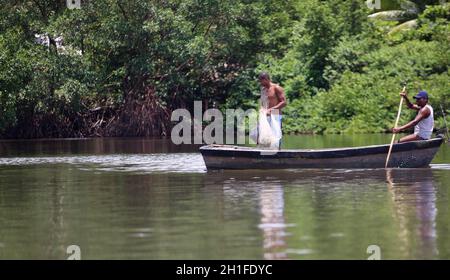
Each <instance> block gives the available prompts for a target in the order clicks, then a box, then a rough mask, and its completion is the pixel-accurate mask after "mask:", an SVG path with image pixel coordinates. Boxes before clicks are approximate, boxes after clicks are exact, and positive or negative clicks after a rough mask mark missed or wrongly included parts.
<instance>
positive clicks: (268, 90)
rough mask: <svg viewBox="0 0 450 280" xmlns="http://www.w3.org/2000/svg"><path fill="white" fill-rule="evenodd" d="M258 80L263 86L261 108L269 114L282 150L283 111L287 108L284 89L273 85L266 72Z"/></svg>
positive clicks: (271, 126)
mask: <svg viewBox="0 0 450 280" xmlns="http://www.w3.org/2000/svg"><path fill="white" fill-rule="evenodd" d="M258 79H259V83H260V85H261V108H262V109H263V110H264V111H265V112H266V114H267V121H268V122H269V124H270V128H271V130H272V134H273V136H274V137H275V138H277V140H278V145H277V146H278V148H280V146H281V138H282V137H283V133H282V131H281V120H282V113H281V109H283V108H284V107H286V104H287V103H286V97H285V95H284V89H283V88H282V87H281V86H279V85H277V84H274V83H272V81H271V80H270V76H269V74H268V73H266V72H263V73H261V74H259V77H258Z"/></svg>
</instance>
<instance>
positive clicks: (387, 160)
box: [384, 85, 406, 168]
mask: <svg viewBox="0 0 450 280" xmlns="http://www.w3.org/2000/svg"><path fill="white" fill-rule="evenodd" d="M405 90H406V85H405V86H404V87H403V91H405ZM402 106H403V96H402V97H400V105H399V106H398V113H397V119H396V120H395V125H394V127H397V125H398V121H399V120H400V114H401V112H402ZM394 141H395V133H394V134H393V135H392V140H391V146H389V152H388V155H387V158H386V165H385V166H384V168H387V166H388V163H389V158H390V157H391V152H392V146H393V145H394Z"/></svg>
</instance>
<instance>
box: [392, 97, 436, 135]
mask: <svg viewBox="0 0 450 280" xmlns="http://www.w3.org/2000/svg"><path fill="white" fill-rule="evenodd" d="M400 95H401V96H402V97H403V98H404V99H405V101H406V105H407V106H408V108H409V109H412V110H416V111H419V112H418V113H417V116H416V118H415V119H414V120H412V121H411V122H409V123H408V124H405V125H404V126H401V127H394V128H393V129H392V132H393V133H399V132H400V131H402V130H406V129H408V128H411V127H413V126H414V134H411V135H408V136H405V137H403V138H401V139H400V140H399V143H403V142H409V141H417V140H428V139H430V138H431V134H432V133H433V128H434V116H433V108H432V107H431V106H430V105H428V93H427V92H426V91H420V92H419V93H418V94H417V95H416V96H414V99H415V100H416V104H411V102H410V101H409V99H408V96H407V93H406V91H402V92H401V93H400Z"/></svg>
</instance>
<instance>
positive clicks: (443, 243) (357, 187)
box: [0, 135, 450, 259]
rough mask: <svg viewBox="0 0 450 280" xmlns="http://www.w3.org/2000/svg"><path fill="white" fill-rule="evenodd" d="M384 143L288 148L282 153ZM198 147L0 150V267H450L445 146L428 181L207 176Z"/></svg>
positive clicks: (367, 140) (8, 146)
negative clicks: (212, 263) (248, 262)
mask: <svg viewBox="0 0 450 280" xmlns="http://www.w3.org/2000/svg"><path fill="white" fill-rule="evenodd" d="M389 141H390V135H355V136H341V135H330V136H287V137H285V139H284V142H283V145H284V147H285V148H322V147H344V146H364V145H371V144H383V143H388V142H389ZM198 147H199V146H194V145H192V146H187V145H185V146H175V145H173V144H171V143H170V140H164V139H151V138H128V139H120V138H112V139H111V138H110V139H108V138H106V139H84V140H80V139H65V140H29V141H17V140H15V141H0V259H67V258H68V257H70V256H71V253H69V254H68V253H67V247H68V246H70V245H77V246H78V247H79V248H80V251H81V258H82V259H367V258H369V257H370V256H371V255H373V251H370V250H369V251H370V252H369V253H368V248H369V246H371V245H375V247H374V246H372V247H370V248H376V249H377V250H378V248H379V252H380V255H381V258H382V259H450V209H449V205H450V190H449V187H450V146H449V145H448V144H445V145H443V146H442V147H441V149H440V151H439V154H438V155H437V156H436V158H435V160H434V161H433V164H432V165H431V167H430V168H426V169H395V170H384V169H373V170H367V169H365V170H363V169H361V170H273V171H270V170H265V171H258V170H255V171H215V172H207V171H206V168H205V166H204V163H203V159H202V157H201V155H200V154H199V153H198Z"/></svg>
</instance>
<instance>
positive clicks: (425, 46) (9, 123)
mask: <svg viewBox="0 0 450 280" xmlns="http://www.w3.org/2000/svg"><path fill="white" fill-rule="evenodd" d="M64 2H65V1H58V0H45V1H27V0H20V1H13V2H11V1H1V3H2V5H1V6H0V114H1V116H2V117H1V118H0V136H1V137H73V136H117V135H119V136H139V135H140V136H143V135H145V136H147V135H161V134H166V135H167V133H169V129H170V112H171V111H172V110H173V109H177V108H180V107H183V108H188V109H191V107H192V105H193V101H194V100H203V101H204V102H205V104H207V105H208V106H209V107H211V106H216V107H218V108H220V109H223V110H224V109H227V108H239V107H241V108H243V109H248V108H256V107H257V99H258V97H259V84H258V83H257V79H256V77H257V75H258V73H259V72H260V71H268V72H269V73H270V74H271V76H272V79H273V81H274V82H276V83H279V84H280V85H282V86H283V87H284V88H285V91H286V94H287V97H288V99H289V102H288V107H287V108H286V109H285V110H284V113H285V118H284V130H285V132H298V133H360V132H382V131H386V130H388V129H389V128H390V127H391V126H392V125H393V124H392V122H393V120H394V118H395V114H396V111H397V105H398V101H399V96H398V92H399V90H400V89H401V85H400V84H401V82H402V81H404V80H407V81H408V82H409V90H410V92H411V93H414V92H416V91H417V90H419V89H426V90H427V91H429V93H430V95H431V100H430V101H431V103H432V105H433V106H435V107H436V106H438V105H439V106H440V105H441V104H442V105H443V106H444V107H445V108H447V110H448V108H449V107H450V104H449V101H448V100H450V98H449V91H448V81H449V69H448V65H449V58H450V53H449V48H450V42H449V40H450V36H449V34H450V33H449V32H450V31H449V26H450V25H449V24H448V23H449V18H450V10H449V9H450V5H437V4H439V1H434V0H433V1H432V0H430V1H413V2H414V3H415V4H416V7H417V11H416V12H415V14H414V18H416V19H417V20H416V21H415V22H414V26H416V28H415V29H412V28H410V26H409V25H408V26H406V27H405V28H400V27H401V26H398V27H397V28H398V29H399V32H392V28H393V27H395V26H397V25H398V22H383V21H378V20H369V19H368V15H369V14H370V13H371V11H369V10H368V9H367V6H366V5H365V3H364V1H359V0H344V1H343V0H330V1H321V0H288V1H280V0H257V1H248V0H230V1H219V0H183V1H181V0H167V1H147V0H133V1H124V0H98V1H82V2H83V5H82V9H79V10H77V9H75V10H68V9H66V8H65V5H64V4H65V3H64ZM402 3H403V4H402ZM404 3H406V2H405V1H400V0H399V1H382V9H383V10H391V9H405V7H406V6H405V4H404ZM427 5H428V6H427ZM400 31H401V32H400ZM394 33H395V34H394ZM38 35H39V36H40V37H41V38H47V39H48V42H49V43H48V44H47V45H46V44H38V43H36V36H38ZM61 38H62V41H63V43H62V46H61V45H58V43H57V39H61ZM435 111H436V119H437V125H441V124H442V123H443V121H442V120H443V119H442V114H441V113H439V111H440V110H438V108H436V110H435ZM448 115H450V113H449V114H448ZM413 116H414V112H410V111H407V110H404V113H403V114H402V122H406V121H408V120H409V119H410V118H412V117H413Z"/></svg>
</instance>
